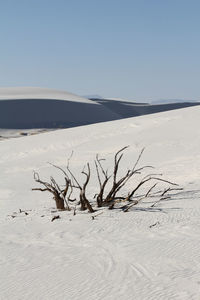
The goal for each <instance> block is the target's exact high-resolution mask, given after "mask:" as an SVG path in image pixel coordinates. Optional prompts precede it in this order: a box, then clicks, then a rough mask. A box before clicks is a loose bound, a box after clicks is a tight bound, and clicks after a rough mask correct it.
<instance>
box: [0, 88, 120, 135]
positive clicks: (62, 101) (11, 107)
mask: <svg viewBox="0 0 200 300" xmlns="http://www.w3.org/2000/svg"><path fill="white" fill-rule="evenodd" d="M119 118H120V116H119V115H118V114H116V113H115V112H112V111H110V110H109V109H108V108H106V107H104V106H102V105H101V104H98V103H96V102H93V101H91V100H88V99H85V98H82V97H79V96H76V95H73V94H70V93H68V92H62V91H57V90H51V89H42V88H0V128H11V129H16V128H59V127H61V128H62V127H65V128H66V127H74V126H80V125H86V124H92V123H98V122H105V121H110V120H116V119H119Z"/></svg>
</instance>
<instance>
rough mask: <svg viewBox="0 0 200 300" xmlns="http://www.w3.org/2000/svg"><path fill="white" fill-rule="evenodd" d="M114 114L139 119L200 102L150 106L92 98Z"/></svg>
mask: <svg viewBox="0 0 200 300" xmlns="http://www.w3.org/2000/svg"><path fill="white" fill-rule="evenodd" d="M91 100H93V101H96V102H98V103H100V104H102V105H104V106H105V107H107V108H109V109H110V110H112V111H113V112H115V113H117V114H119V115H120V116H121V117H122V118H129V117H137V116H142V115H148V114H154V113H159V112H163V111H169V110H174V109H180V108H185V107H190V106H196V105H200V102H182V103H167V104H148V103H133V102H127V101H116V100H109V99H108V100H107V99H96V98H91Z"/></svg>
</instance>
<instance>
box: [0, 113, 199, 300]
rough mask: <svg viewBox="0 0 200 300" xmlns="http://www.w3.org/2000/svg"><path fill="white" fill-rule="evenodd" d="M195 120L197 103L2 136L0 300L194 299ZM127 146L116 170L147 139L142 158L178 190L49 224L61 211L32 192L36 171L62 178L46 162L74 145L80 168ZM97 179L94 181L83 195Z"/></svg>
mask: <svg viewBox="0 0 200 300" xmlns="http://www.w3.org/2000/svg"><path fill="white" fill-rule="evenodd" d="M199 120H200V108H199V107H193V108H185V109H180V110H174V111H170V112H164V113H158V114H156V115H148V116H142V117H135V118H130V119H123V120H118V121H113V122H107V123H100V124H93V125H88V126H82V127H77V128H71V129H65V130H60V131H59V130H58V131H55V132H50V133H45V134H41V135H37V136H29V137H22V138H21V139H10V140H7V141H2V142H1V147H0V176H1V181H0V204H1V214H0V225H1V226H0V245H1V247H0V258H1V271H0V272H1V281H0V298H1V299H12V300H21V299H23V300H32V299H33V300H35V299H44V300H49V299H56V300H61V299H73V300H79V299H91V300H101V299H105V300H114V299H116V298H117V299H120V300H130V299H134V300H141V299H142V300H166V299H167V300H171V299H175V300H191V299H193V300H197V299H199V295H200V283H199V278H200V252H199V248H200V239H199V236H200V202H199V198H200V180H199V178H200V153H199V149H200V129H199V128H200V127H199ZM128 144H129V145H130V150H129V151H127V155H126V156H125V157H124V161H123V163H122V169H121V172H122V173H124V172H126V170H127V166H130V164H132V162H133V161H135V159H136V158H137V155H138V153H139V152H140V150H141V148H142V147H144V146H145V147H146V150H145V153H144V155H143V157H142V160H141V164H142V165H143V164H149V163H150V164H152V165H154V166H155V167H156V171H157V172H162V173H164V174H165V178H167V179H171V180H173V181H175V182H177V183H179V184H180V185H181V186H183V187H184V191H180V192H174V193H172V195H171V198H170V199H167V200H166V201H162V202H159V203H158V204H157V205H155V206H154V207H151V205H152V203H154V200H153V199H149V200H148V201H150V202H148V201H147V203H145V202H142V203H140V204H139V205H138V206H135V207H134V209H133V210H132V211H130V212H129V213H127V214H125V213H122V212H117V211H107V212H104V213H103V214H102V215H100V216H99V217H97V218H96V220H92V218H91V216H90V215H88V214H84V213H81V212H80V213H78V214H77V215H76V216H73V212H70V213H67V212H63V213H59V215H60V216H61V219H60V220H57V221H55V222H51V218H52V216H53V215H57V214H58V212H53V207H54V203H53V202H52V200H51V199H50V197H49V195H47V194H45V193H40V192H38V193H37V192H32V191H31V188H32V187H33V186H35V183H34V181H33V170H36V171H38V172H39V173H40V174H41V176H42V177H43V178H49V176H50V175H52V174H53V175H54V176H55V177H56V178H57V180H58V181H59V182H60V180H61V174H60V172H59V170H55V169H54V168H52V167H51V166H50V165H48V163H47V162H52V163H55V164H57V165H59V166H64V165H66V160H67V157H69V155H70V153H71V151H72V150H74V156H73V159H72V161H71V164H72V165H73V168H74V170H75V172H76V173H77V172H78V170H80V169H82V166H83V164H84V162H87V161H91V162H92V161H93V159H94V157H95V154H96V153H99V154H100V155H101V156H106V157H107V158H108V163H109V166H110V168H111V165H112V159H113V158H112V154H113V153H114V152H115V151H116V150H118V149H119V148H121V147H123V146H125V145H128ZM93 171H94V166H92V172H93ZM61 182H62V181H61ZM96 185H97V182H93V181H92V182H91V185H90V186H89V188H88V191H87V195H88V197H89V198H90V197H92V195H93V192H94V189H95V188H96ZM19 209H22V210H24V209H25V210H26V211H27V212H28V215H25V214H24V213H19ZM11 216H15V217H14V218H13V217H11Z"/></svg>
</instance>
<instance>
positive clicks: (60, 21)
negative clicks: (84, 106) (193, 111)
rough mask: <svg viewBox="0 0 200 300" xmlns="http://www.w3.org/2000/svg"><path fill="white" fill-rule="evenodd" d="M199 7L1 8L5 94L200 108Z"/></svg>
mask: <svg viewBox="0 0 200 300" xmlns="http://www.w3.org/2000/svg"><path fill="white" fill-rule="evenodd" d="M199 12H200V1H199V0H17V1H16V0H0V87H9V86H37V87H47V88H53V89H60V90H66V91H68V92H71V93H75V94H79V95H100V96H103V97H118V98H125V99H132V100H137V101H144V100H158V99H194V100H200V38H199V37H200V18H199Z"/></svg>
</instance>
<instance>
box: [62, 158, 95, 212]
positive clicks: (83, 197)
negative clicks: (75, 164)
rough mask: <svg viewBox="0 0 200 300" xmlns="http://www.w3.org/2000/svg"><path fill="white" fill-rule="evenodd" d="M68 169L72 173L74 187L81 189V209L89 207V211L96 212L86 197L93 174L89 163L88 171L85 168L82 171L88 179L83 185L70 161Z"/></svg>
mask: <svg viewBox="0 0 200 300" xmlns="http://www.w3.org/2000/svg"><path fill="white" fill-rule="evenodd" d="M67 171H68V172H69V174H70V175H71V178H72V187H73V188H76V189H79V190H80V195H79V198H80V205H81V210H86V209H88V211H89V212H91V213H93V212H95V210H94V209H93V208H92V205H91V204H90V201H89V200H88V199H87V197H86V187H87V185H88V183H89V180H90V175H91V172H90V165H89V163H87V172H86V171H85V170H84V169H83V171H82V172H81V173H82V174H84V175H85V176H86V180H85V182H84V183H83V185H81V184H80V183H79V182H78V180H77V178H76V177H75V175H74V174H73V172H72V171H71V169H70V167H69V161H68V165H67Z"/></svg>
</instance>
